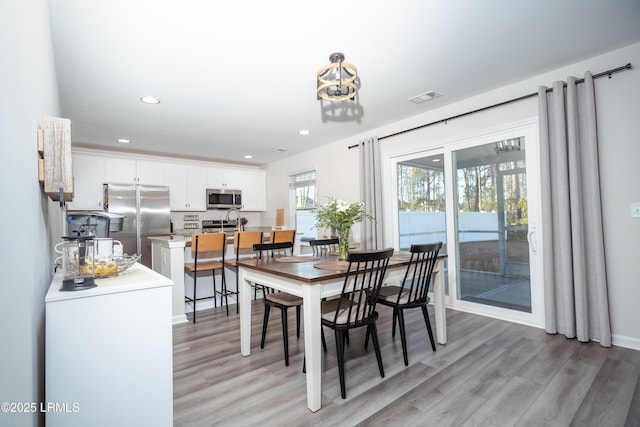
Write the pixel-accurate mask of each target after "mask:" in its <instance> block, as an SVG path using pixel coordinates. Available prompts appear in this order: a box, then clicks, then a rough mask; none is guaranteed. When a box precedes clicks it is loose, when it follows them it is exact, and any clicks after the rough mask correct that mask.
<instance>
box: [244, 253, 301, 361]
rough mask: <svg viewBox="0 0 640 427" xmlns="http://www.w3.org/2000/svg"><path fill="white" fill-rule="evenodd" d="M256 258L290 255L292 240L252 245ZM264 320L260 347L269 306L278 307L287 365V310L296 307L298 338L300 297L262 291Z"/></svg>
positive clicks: (263, 341)
mask: <svg viewBox="0 0 640 427" xmlns="http://www.w3.org/2000/svg"><path fill="white" fill-rule="evenodd" d="M253 250H254V251H255V252H256V256H257V257H258V259H264V258H274V257H277V256H290V255H292V253H293V242H281V243H261V244H255V245H253ZM263 301H264V320H263V322H262V338H261V339H260V348H264V344H265V341H266V337H267V325H268V323H269V313H270V312H271V307H275V308H279V309H280V314H281V317H282V338H283V341H284V364H285V366H289V325H288V321H287V310H288V309H289V308H291V307H295V308H296V336H297V337H298V338H300V309H301V307H302V298H301V297H297V296H295V295H292V294H290V293H287V292H264V299H263Z"/></svg>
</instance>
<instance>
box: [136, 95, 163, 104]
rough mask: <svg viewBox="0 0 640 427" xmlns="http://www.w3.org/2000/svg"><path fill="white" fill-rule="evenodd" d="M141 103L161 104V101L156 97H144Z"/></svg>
mask: <svg viewBox="0 0 640 427" xmlns="http://www.w3.org/2000/svg"><path fill="white" fill-rule="evenodd" d="M140 101H142V102H144V103H145V104H160V100H159V99H158V98H156V97H155V96H143V97H142V98H140Z"/></svg>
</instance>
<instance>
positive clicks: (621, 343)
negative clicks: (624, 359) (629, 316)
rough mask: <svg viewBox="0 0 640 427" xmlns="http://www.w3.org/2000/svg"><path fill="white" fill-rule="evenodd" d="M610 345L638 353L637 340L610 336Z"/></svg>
mask: <svg viewBox="0 0 640 427" xmlns="http://www.w3.org/2000/svg"><path fill="white" fill-rule="evenodd" d="M611 344H613V345H615V346H618V347H625V348H629V349H631V350H638V351H640V339H638V338H632V337H626V336H624V335H616V334H614V335H612V336H611Z"/></svg>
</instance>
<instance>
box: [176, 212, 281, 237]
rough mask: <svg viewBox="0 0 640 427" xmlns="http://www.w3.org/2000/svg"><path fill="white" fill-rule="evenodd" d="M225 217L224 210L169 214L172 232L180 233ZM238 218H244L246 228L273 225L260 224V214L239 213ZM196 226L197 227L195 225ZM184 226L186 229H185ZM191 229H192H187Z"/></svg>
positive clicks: (232, 217)
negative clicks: (206, 221)
mask: <svg viewBox="0 0 640 427" xmlns="http://www.w3.org/2000/svg"><path fill="white" fill-rule="evenodd" d="M226 216H227V211H226V210H208V211H206V212H198V213H193V212H171V222H173V230H174V231H175V232H180V230H185V229H186V230H193V229H199V228H201V226H202V220H203V219H204V220H219V219H225V218H226ZM235 218H236V217H235V212H232V213H231V219H232V220H234V219H235ZM240 218H246V219H247V220H248V221H249V222H248V223H247V224H246V225H247V227H260V226H263V225H265V226H271V225H273V224H262V223H261V213H260V212H240ZM195 224H197V225H195ZM185 225H186V227H185ZM189 227H192V228H189Z"/></svg>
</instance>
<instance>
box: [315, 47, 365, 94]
mask: <svg viewBox="0 0 640 427" xmlns="http://www.w3.org/2000/svg"><path fill="white" fill-rule="evenodd" d="M329 61H331V64H328V65H325V66H324V67H322V68H320V70H318V90H317V93H318V100H324V101H345V100H347V99H350V100H352V101H353V100H354V99H355V97H356V94H357V93H358V85H359V79H358V70H357V69H356V67H354V66H353V65H351V64H347V63H346V62H343V61H344V54H343V53H340V52H336V53H332V54H331V55H330V56H329Z"/></svg>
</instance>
